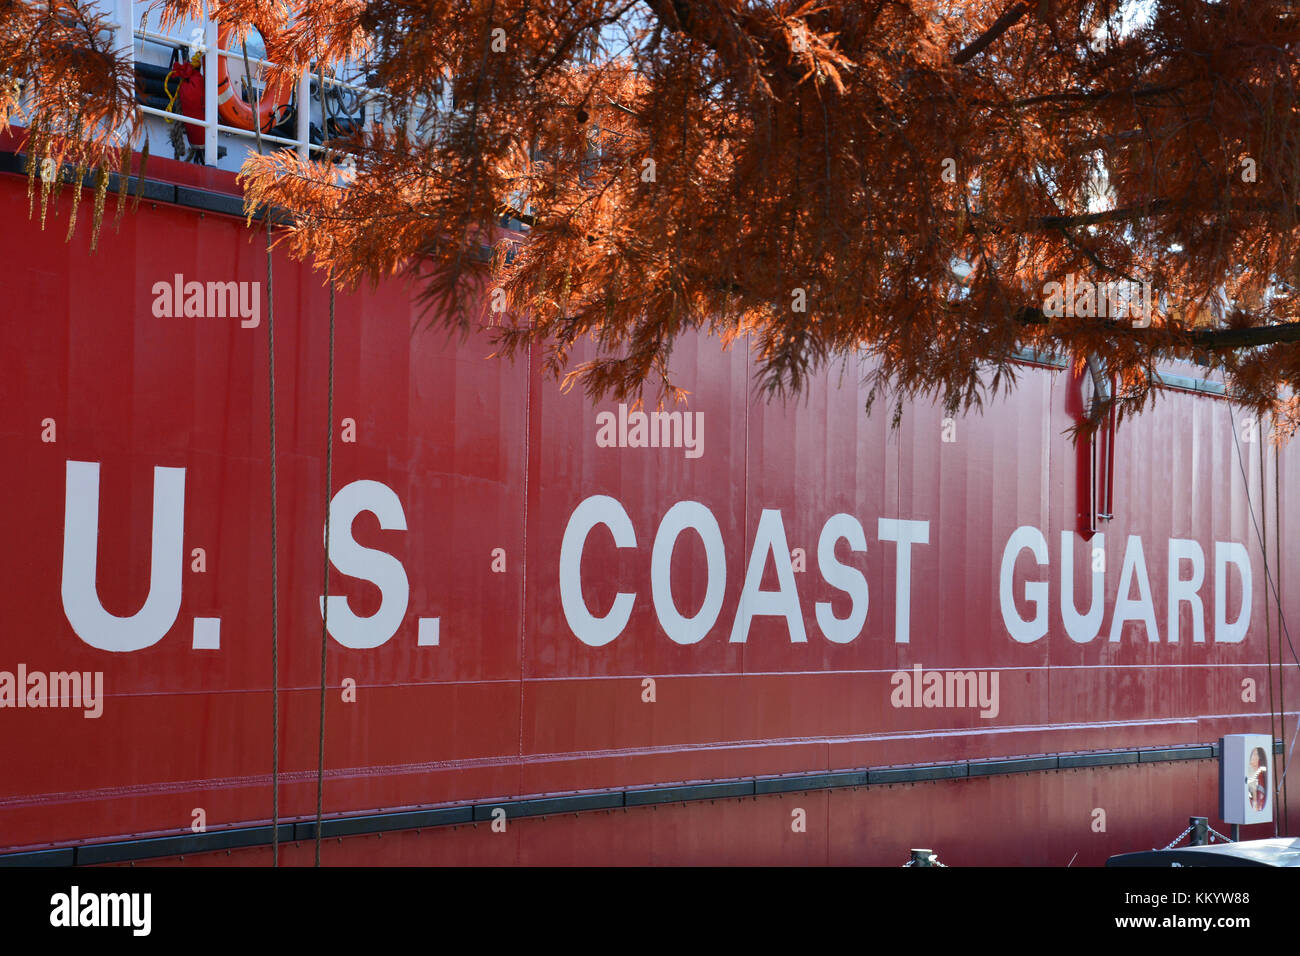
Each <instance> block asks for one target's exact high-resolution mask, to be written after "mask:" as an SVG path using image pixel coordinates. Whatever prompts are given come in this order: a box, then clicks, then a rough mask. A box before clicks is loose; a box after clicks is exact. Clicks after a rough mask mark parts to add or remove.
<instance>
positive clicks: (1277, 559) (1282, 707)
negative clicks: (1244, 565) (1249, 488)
mask: <svg viewBox="0 0 1300 956" xmlns="http://www.w3.org/2000/svg"><path fill="white" fill-rule="evenodd" d="M1277 428H1278V425H1277V414H1276V413H1274V415H1273V434H1274V436H1276V435H1277ZM1281 458H1282V455H1281V453H1280V446H1278V445H1277V444H1276V443H1275V444H1274V445H1273V517H1274V519H1275V521H1276V522H1277V523H1276V524H1275V525H1274V534H1273V567H1274V568H1275V569H1276V570H1277V588H1278V590H1277V594H1276V595H1274V597H1275V598H1276V600H1275V602H1274V603H1275V604H1276V607H1277V660H1278V697H1277V709H1278V712H1279V713H1280V714H1281V715H1282V740H1283V742H1285V741H1286V679H1285V672H1284V668H1283V667H1282V465H1281ZM1286 765H1287V752H1286V748H1285V747H1284V748H1283V749H1282V814H1283V823H1282V828H1283V830H1285V831H1286V833H1287V834H1288V835H1289V834H1290V833H1291V807H1290V804H1289V803H1288V794H1289V791H1288V790H1287V782H1286ZM1273 776H1274V777H1275V778H1276V777H1277V774H1276V773H1274V774H1273ZM1274 806H1277V804H1276V803H1275V804H1274Z"/></svg>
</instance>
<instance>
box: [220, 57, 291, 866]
mask: <svg viewBox="0 0 1300 956" xmlns="http://www.w3.org/2000/svg"><path fill="white" fill-rule="evenodd" d="M240 46H241V48H242V50H243V54H244V76H245V77H246V78H248V79H250V80H251V78H252V76H253V71H252V69H251V68H250V67H249V65H248V35H247V32H245V35H244V36H243V37H242V38H241V39H240ZM220 56H221V51H220V49H218V50H216V51H215V52H214V53H213V57H214V59H218V58H220ZM253 96H254V101H253V112H254V117H255V118H254V121H253V133H254V135H255V136H256V138H257V152H258V154H259V155H261V154H262V124H261V121H260V117H261V115H262V114H261V108H262V91H261V90H260V89H259V88H258V87H257V84H256V83H254V84H253ZM262 221H263V223H264V224H265V226H266V355H267V379H268V382H269V387H270V396H271V402H270V416H271V858H272V859H271V865H272V866H274V867H278V866H279V865H280V599H279V591H280V589H279V579H278V574H277V571H278V568H277V565H278V563H279V562H278V556H279V548H278V543H277V541H276V509H275V499H276V488H275V452H276V444H275V296H274V295H273V289H272V284H271V280H272V274H273V273H272V269H271V209H270V207H269V206H266V207H263V209H262Z"/></svg>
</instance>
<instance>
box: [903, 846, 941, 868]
mask: <svg viewBox="0 0 1300 956" xmlns="http://www.w3.org/2000/svg"><path fill="white" fill-rule="evenodd" d="M938 860H939V857H938V856H936V855H935V852H934V851H933V850H913V851H912V859H911V862H909V863H908V864H907V865H908V866H934V865H935V863H937V862H938Z"/></svg>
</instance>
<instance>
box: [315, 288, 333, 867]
mask: <svg viewBox="0 0 1300 956" xmlns="http://www.w3.org/2000/svg"><path fill="white" fill-rule="evenodd" d="M329 283H330V346H329V356H330V357H329V410H328V412H327V414H326V419H327V420H326V423H325V426H326V430H325V561H324V564H325V589H324V595H325V597H324V602H323V609H322V611H321V622H320V737H319V739H318V741H317V744H316V865H317V866H320V822H321V810H322V807H323V805H324V793H325V649H326V645H327V642H328V640H329V620H330V525H331V524H332V522H331V521H330V503H331V502H330V499H331V498H332V497H333V492H334V274H333V272H331V273H330V277H329Z"/></svg>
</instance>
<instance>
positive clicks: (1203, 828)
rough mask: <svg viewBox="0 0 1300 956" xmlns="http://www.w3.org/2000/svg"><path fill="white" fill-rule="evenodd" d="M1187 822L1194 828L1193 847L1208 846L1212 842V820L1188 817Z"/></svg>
mask: <svg viewBox="0 0 1300 956" xmlns="http://www.w3.org/2000/svg"><path fill="white" fill-rule="evenodd" d="M1187 822H1188V824H1189V825H1190V826H1191V828H1192V846H1207V845H1208V844H1209V842H1210V818H1209V817H1188V818H1187Z"/></svg>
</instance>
